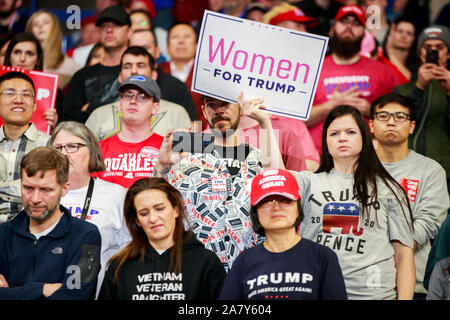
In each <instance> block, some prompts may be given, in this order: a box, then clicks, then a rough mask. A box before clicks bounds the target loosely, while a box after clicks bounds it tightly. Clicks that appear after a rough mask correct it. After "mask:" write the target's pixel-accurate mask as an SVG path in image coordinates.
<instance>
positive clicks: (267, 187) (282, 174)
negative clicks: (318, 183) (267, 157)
mask: <svg viewBox="0 0 450 320" xmlns="http://www.w3.org/2000/svg"><path fill="white" fill-rule="evenodd" d="M272 195H280V196H283V197H286V198H288V199H291V200H298V199H300V198H301V196H300V190H299V187H298V184H297V180H296V179H295V177H294V175H293V174H292V173H290V172H289V171H287V170H282V169H268V170H265V171H262V172H260V173H259V174H258V175H257V176H256V177H254V178H253V180H252V189H251V192H250V205H251V206H255V205H257V204H258V203H259V202H260V201H261V200H263V199H264V198H266V197H268V196H272Z"/></svg>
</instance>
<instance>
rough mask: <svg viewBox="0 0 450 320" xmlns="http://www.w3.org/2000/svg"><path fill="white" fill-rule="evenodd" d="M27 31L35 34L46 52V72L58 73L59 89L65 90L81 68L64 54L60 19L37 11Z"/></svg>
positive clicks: (27, 26)
mask: <svg viewBox="0 0 450 320" xmlns="http://www.w3.org/2000/svg"><path fill="white" fill-rule="evenodd" d="M26 31H27V32H31V33H33V35H34V36H35V37H36V38H37V39H38V40H39V42H40V44H41V46H42V49H43V50H44V57H45V60H44V71H45V72H54V73H58V74H59V76H60V77H59V88H61V89H62V88H64V87H65V85H66V84H67V83H68V82H69V80H70V78H72V76H73V74H74V73H75V72H76V71H78V70H79V69H80V68H81V66H79V65H78V64H77V63H76V62H75V61H73V60H72V59H71V58H69V57H68V56H66V55H64V54H63V53H62V50H61V49H62V38H63V33H62V29H61V25H60V23H59V20H58V17H57V16H55V15H54V14H53V13H51V12H49V11H46V10H39V11H36V12H35V13H33V15H32V16H31V17H30V19H29V20H28V22H27V25H26Z"/></svg>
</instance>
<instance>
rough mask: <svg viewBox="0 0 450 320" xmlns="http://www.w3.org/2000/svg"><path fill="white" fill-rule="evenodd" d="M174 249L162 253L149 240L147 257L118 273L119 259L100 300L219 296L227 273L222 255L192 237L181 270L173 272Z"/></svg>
mask: <svg viewBox="0 0 450 320" xmlns="http://www.w3.org/2000/svg"><path fill="white" fill-rule="evenodd" d="M169 264H170V249H169V250H166V251H165V252H164V253H163V254H161V255H159V253H158V252H156V251H155V249H154V248H153V247H152V246H151V245H150V244H148V246H147V251H146V253H145V256H144V260H143V261H142V260H141V259H140V256H138V257H137V258H135V259H130V260H127V261H126V262H125V263H124V264H123V265H122V267H121V268H120V271H119V275H118V281H117V283H114V282H113V280H114V274H115V271H116V269H117V266H118V261H117V260H116V261H113V262H111V264H110V265H109V267H108V270H107V271H106V274H105V278H104V280H103V284H102V288H101V290H100V295H99V298H98V299H99V300H215V299H217V297H218V296H219V293H220V291H221V289H222V285H223V282H224V281H225V277H226V273H225V269H224V267H223V266H222V264H221V262H220V260H219V258H218V257H217V256H216V255H215V254H214V253H213V252H212V251H210V250H208V249H205V247H204V246H203V245H202V244H201V243H200V242H199V241H198V240H196V239H195V237H192V238H191V239H189V240H188V241H186V242H185V243H184V244H183V253H182V271H181V274H175V273H173V272H169V271H168V270H169Z"/></svg>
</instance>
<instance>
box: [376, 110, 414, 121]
mask: <svg viewBox="0 0 450 320" xmlns="http://www.w3.org/2000/svg"><path fill="white" fill-rule="evenodd" d="M391 116H392V117H393V118H394V121H395V122H405V121H406V120H408V119H410V118H411V115H409V114H407V113H404V112H395V113H392V112H387V111H378V112H375V117H376V118H377V120H380V121H389V119H390V118H391Z"/></svg>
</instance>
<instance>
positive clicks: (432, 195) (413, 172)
mask: <svg viewBox="0 0 450 320" xmlns="http://www.w3.org/2000/svg"><path fill="white" fill-rule="evenodd" d="M383 165H384V167H385V168H386V170H387V171H388V172H389V173H390V174H391V176H393V177H394V178H395V179H396V180H397V181H398V182H399V183H400V184H401V185H402V186H403V188H404V189H405V191H406V193H407V194H408V197H409V200H410V204H411V209H412V212H413V218H414V240H415V241H416V242H417V245H418V249H417V250H416V251H415V253H414V261H415V264H416V288H415V292H419V293H426V292H427V291H426V290H425V288H424V287H423V277H424V273H425V266H426V264H427V259H428V254H429V253H430V249H431V245H430V239H433V238H434V237H435V236H436V234H437V232H438V231H439V228H440V227H441V225H442V223H443V222H444V220H445V217H446V216H447V210H448V208H449V196H448V191H447V181H446V174H445V170H444V168H443V167H442V166H441V165H440V164H439V163H437V162H436V161H435V160H433V159H431V158H428V157H425V156H423V155H421V154H419V153H416V152H414V151H413V150H410V153H409V155H408V156H407V157H406V158H404V159H402V160H400V161H397V162H393V163H383Z"/></svg>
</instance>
